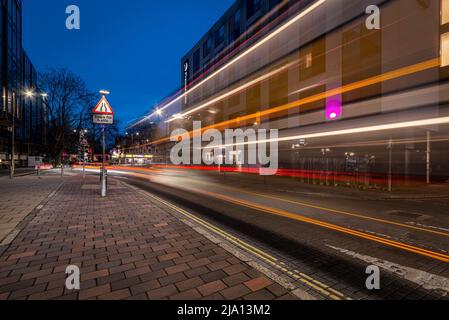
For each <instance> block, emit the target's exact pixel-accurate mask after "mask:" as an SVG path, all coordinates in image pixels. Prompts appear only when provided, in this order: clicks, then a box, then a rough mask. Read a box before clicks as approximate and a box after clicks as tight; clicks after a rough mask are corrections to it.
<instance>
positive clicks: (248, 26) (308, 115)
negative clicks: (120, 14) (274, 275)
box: [148, 0, 449, 187]
mask: <svg viewBox="0 0 449 320" xmlns="http://www.w3.org/2000/svg"><path fill="white" fill-rule="evenodd" d="M372 5H375V6H377V7H378V8H379V10H380V11H379V14H380V28H379V29H377V28H368V25H367V23H366V22H367V19H368V18H369V17H370V14H367V8H369V7H370V6H372ZM370 12H372V11H370ZM448 22H449V1H448V0H434V1H425V0H369V1H366V0H354V1H345V0H332V1H329V0H328V1H326V0H315V1H307V0H302V1H301V0H299V1H288V0H286V1H274V2H273V1H269V0H260V1H259V0H238V1H236V2H235V4H234V5H233V6H232V7H231V8H230V9H229V10H228V11H227V12H226V13H225V15H224V16H223V17H222V18H221V19H220V20H219V21H218V22H217V23H216V24H215V25H214V26H213V27H212V29H211V30H209V31H208V32H207V33H206V35H205V36H204V37H202V39H201V40H200V41H199V42H198V43H197V44H196V45H195V46H194V47H193V48H192V50H190V51H189V53H188V54H187V55H186V56H185V57H183V59H182V60H181V65H182V72H181V83H182V90H181V91H180V93H179V95H178V96H173V97H171V98H169V99H168V100H167V101H165V102H164V103H163V104H161V105H160V106H158V108H159V109H161V110H164V113H165V114H164V119H163V120H164V121H161V122H160V125H159V126H158V130H156V131H155V132H153V135H152V137H151V138H152V139H151V140H152V142H150V143H149V144H148V145H150V146H152V152H153V153H154V155H155V162H157V161H158V159H159V161H160V162H161V163H163V162H167V160H166V158H167V156H168V155H169V150H170V146H171V145H170V142H169V139H167V136H169V134H170V132H172V131H173V130H174V129H177V128H183V129H186V130H192V124H193V121H201V122H202V124H203V127H206V126H208V127H209V128H216V129H219V130H224V129H228V128H242V129H249V128H258V129H277V130H279V136H280V138H281V140H280V141H279V167H280V169H281V170H280V174H282V173H285V174H289V175H294V176H297V177H299V178H300V179H302V180H306V181H308V182H313V183H318V182H319V183H323V181H325V183H326V184H333V183H354V184H361V185H364V186H366V187H370V186H374V187H375V186H376V185H378V184H382V185H383V186H385V185H388V184H391V183H392V182H401V183H403V182H406V183H413V182H419V183H426V182H427V183H430V182H444V181H447V180H448V179H449V174H448V172H449V165H448V161H447V159H449V148H448V147H447V146H448V144H447V142H448V138H449V123H448V122H447V119H448V115H449V84H448V79H449V71H448V70H449V69H448V67H449V35H448V34H449V29H448V28H449V27H448V26H449V24H448ZM238 26H240V29H239V27H238ZM236 39H237V40H236ZM153 119H154V117H153ZM153 121H154V120H153ZM351 133H352V134H351ZM164 158H165V160H164ZM242 166H243V167H245V166H246V163H245V160H243V163H242ZM242 166H240V167H242ZM248 167H249V166H248Z"/></svg>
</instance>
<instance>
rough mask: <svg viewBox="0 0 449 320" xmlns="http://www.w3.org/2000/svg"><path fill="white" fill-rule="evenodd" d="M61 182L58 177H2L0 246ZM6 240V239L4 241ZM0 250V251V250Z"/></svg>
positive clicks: (0, 190)
mask: <svg viewBox="0 0 449 320" xmlns="http://www.w3.org/2000/svg"><path fill="white" fill-rule="evenodd" d="M60 184H61V179H60V177H57V176H45V177H42V179H38V178H37V177H36V176H27V177H18V178H16V179H14V180H10V179H9V178H3V179H2V180H1V183H0V246H1V245H2V242H3V243H4V240H5V238H6V237H7V236H8V235H10V234H11V233H12V232H14V230H15V229H16V227H17V225H18V224H19V223H20V222H22V221H23V219H25V217H26V216H28V215H29V214H30V213H31V212H32V211H33V210H34V209H35V208H36V207H37V206H38V205H39V204H40V203H41V202H42V201H43V200H44V199H45V198H46V197H47V196H48V195H49V194H50V193H51V192H53V191H55V190H56V189H57V188H58V186H59V185H60ZM5 242H7V241H5ZM0 252H1V251H0Z"/></svg>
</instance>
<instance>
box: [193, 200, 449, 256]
mask: <svg viewBox="0 0 449 320" xmlns="http://www.w3.org/2000/svg"><path fill="white" fill-rule="evenodd" d="M201 192H202V193H203V194H207V195H209V196H211V197H214V198H218V199H220V200H224V201H227V202H229V203H233V204H237V205H240V206H244V207H247V208H250V209H255V210H258V211H262V212H266V213H270V214H273V215H276V216H280V217H284V218H288V219H292V220H296V221H300V222H305V223H308V224H313V225H316V226H320V227H323V228H326V229H331V230H334V231H339V232H342V233H345V234H349V235H352V236H355V237H359V238H363V239H367V240H371V241H374V242H377V243H381V244H384V245H387V246H390V247H395V248H398V249H402V250H405V251H408V252H413V253H416V254H419V255H422V256H426V257H428V258H432V259H435V260H439V261H442V262H449V255H446V254H443V253H438V252H434V251H430V250H426V249H422V248H418V247H415V246H412V245H408V244H406V243H402V242H398V241H393V240H389V239H385V238H381V237H378V236H374V235H371V234H368V233H365V232H360V231H356V230H352V229H349V228H345V227H341V226H337V225H334V224H330V223H327V222H323V221H320V220H316V219H312V218H307V217H305V216H302V215H299V214H297V213H292V212H288V211H285V210H280V209H276V208H271V207H267V206H264V205H260V204H257V203H254V202H250V201H246V200H238V199H235V198H231V197H229V196H225V195H221V194H217V193H214V192H210V191H201ZM423 230H425V229H423ZM429 232H430V231H429Z"/></svg>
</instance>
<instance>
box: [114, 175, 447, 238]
mask: <svg viewBox="0 0 449 320" xmlns="http://www.w3.org/2000/svg"><path fill="white" fill-rule="evenodd" d="M121 173H124V174H131V175H132V174H135V175H136V176H137V175H139V176H144V175H141V174H138V173H135V172H121ZM159 173H161V172H159ZM145 178H146V179H148V177H145ZM220 187H221V188H223V189H228V190H232V191H235V189H233V188H230V187H226V186H220ZM238 191H239V192H241V193H245V194H249V195H254V196H259V197H264V198H267V199H273V200H278V201H283V202H287V203H291V204H295V205H300V206H304V207H308V208H312V209H318V210H323V211H327V212H332V213H336V214H341V215H346V216H351V217H356V218H360V219H364V220H370V221H376V222H380V223H384V224H389V225H394V226H398V227H402V228H406V229H412V230H417V231H422V232H427V233H432V234H436V235H439V236H444V237H449V230H448V229H444V228H437V227H431V226H425V225H421V224H413V225H412V224H411V223H409V224H404V223H400V222H395V221H392V220H385V219H379V218H373V217H369V216H366V215H362V214H359V213H354V212H348V211H343V210H337V209H331V208H326V207H321V206H317V205H313V204H310V203H306V202H300V201H295V200H288V199H284V198H280V197H275V196H270V195H268V194H263V193H258V192H251V191H245V190H241V189H239V190H238ZM432 229H433V230H432Z"/></svg>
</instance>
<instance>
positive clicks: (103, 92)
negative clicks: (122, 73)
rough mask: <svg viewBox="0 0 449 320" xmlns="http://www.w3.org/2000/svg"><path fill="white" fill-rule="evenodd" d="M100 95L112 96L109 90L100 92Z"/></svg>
mask: <svg viewBox="0 0 449 320" xmlns="http://www.w3.org/2000/svg"><path fill="white" fill-rule="evenodd" d="M99 93H100V94H101V95H103V96H107V95H109V94H111V92H109V91H108V90H100V91H99Z"/></svg>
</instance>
